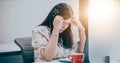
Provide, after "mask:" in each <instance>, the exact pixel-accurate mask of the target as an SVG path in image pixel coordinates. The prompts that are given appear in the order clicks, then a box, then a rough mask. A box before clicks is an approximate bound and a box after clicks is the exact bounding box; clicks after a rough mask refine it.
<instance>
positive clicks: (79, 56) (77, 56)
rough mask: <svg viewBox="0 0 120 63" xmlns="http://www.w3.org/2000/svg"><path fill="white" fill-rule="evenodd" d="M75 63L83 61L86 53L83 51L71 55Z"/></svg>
mask: <svg viewBox="0 0 120 63" xmlns="http://www.w3.org/2000/svg"><path fill="white" fill-rule="evenodd" d="M70 58H71V59H72V62H73V63H83V61H84V54H83V53H74V54H72V55H71V56H70Z"/></svg>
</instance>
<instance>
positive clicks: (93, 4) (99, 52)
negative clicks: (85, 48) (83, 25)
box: [88, 0, 120, 63]
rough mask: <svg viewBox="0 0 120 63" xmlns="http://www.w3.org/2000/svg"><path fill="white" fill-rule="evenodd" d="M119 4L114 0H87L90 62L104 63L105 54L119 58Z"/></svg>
mask: <svg viewBox="0 0 120 63" xmlns="http://www.w3.org/2000/svg"><path fill="white" fill-rule="evenodd" d="M119 16H120V6H117V5H115V2H114V0H89V20H88V21H89V42H90V60H91V63H104V61H105V60H104V59H105V56H110V57H111V58H112V59H115V60H120V54H119V53H120V51H119V49H120V46H119V45H120V42H119V41H120V29H119V27H120V25H119V23H120V18H119Z"/></svg>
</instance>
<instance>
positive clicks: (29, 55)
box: [14, 37, 34, 63]
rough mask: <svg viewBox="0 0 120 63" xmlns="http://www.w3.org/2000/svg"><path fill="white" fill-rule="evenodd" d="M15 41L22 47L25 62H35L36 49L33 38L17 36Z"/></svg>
mask: <svg viewBox="0 0 120 63" xmlns="http://www.w3.org/2000/svg"><path fill="white" fill-rule="evenodd" d="M14 41H15V43H16V44H17V45H18V46H19V47H20V48H21V52H22V58H23V63H31V62H34V49H33V47H32V45H31V42H32V38H31V37H24V38H16V39H15V40H14Z"/></svg>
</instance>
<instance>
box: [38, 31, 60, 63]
mask: <svg viewBox="0 0 120 63" xmlns="http://www.w3.org/2000/svg"><path fill="white" fill-rule="evenodd" d="M58 33H59V32H58V31H57V30H55V29H54V30H53V32H52V35H51V36H50V38H49V43H48V44H47V45H46V48H42V49H41V51H40V54H41V55H42V57H43V58H44V59H45V60H46V61H51V60H52V58H53V55H54V54H55V51H56V48H57V43H58Z"/></svg>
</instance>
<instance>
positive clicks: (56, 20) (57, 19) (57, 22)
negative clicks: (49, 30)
mask: <svg viewBox="0 0 120 63" xmlns="http://www.w3.org/2000/svg"><path fill="white" fill-rule="evenodd" d="M63 20H64V19H63V17H62V16H59V15H57V16H56V17H55V18H54V22H53V25H54V28H55V27H56V28H59V29H60V28H61V27H62V23H63Z"/></svg>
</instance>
